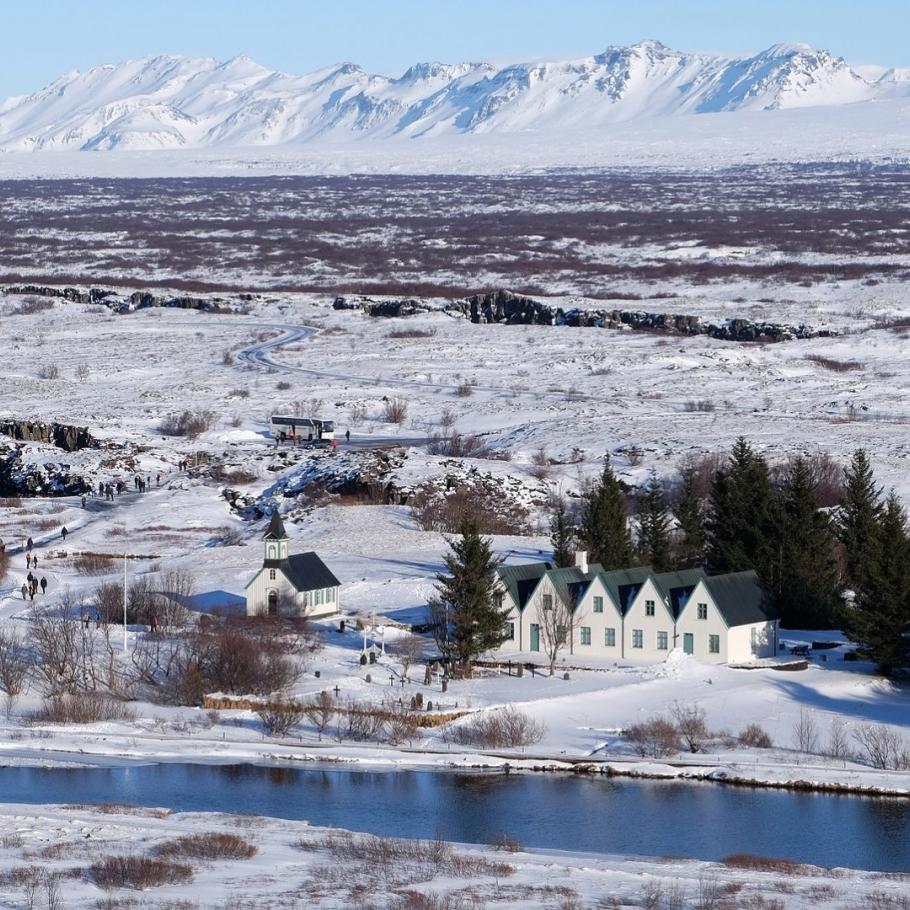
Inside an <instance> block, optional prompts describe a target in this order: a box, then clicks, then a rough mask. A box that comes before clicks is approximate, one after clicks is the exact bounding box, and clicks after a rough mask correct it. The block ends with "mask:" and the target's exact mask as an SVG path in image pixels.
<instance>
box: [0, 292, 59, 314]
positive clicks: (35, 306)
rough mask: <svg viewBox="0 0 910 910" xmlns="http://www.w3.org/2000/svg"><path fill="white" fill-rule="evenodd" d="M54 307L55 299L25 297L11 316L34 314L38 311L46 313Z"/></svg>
mask: <svg viewBox="0 0 910 910" xmlns="http://www.w3.org/2000/svg"><path fill="white" fill-rule="evenodd" d="M53 308H54V301H53V300H48V299H47V298H45V297H23V298H22V301H21V303H19V305H18V306H17V307H16V308H15V309H14V310H12V312H11V313H10V316H34V315H35V314H36V313H44V312H47V310H52V309H53Z"/></svg>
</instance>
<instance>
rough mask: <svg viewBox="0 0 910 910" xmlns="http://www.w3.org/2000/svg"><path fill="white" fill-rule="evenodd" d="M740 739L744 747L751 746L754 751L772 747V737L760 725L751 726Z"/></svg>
mask: <svg viewBox="0 0 910 910" xmlns="http://www.w3.org/2000/svg"><path fill="white" fill-rule="evenodd" d="M738 739H739V741H740V742H741V743H742V744H743V745H744V746H750V747H751V748H753V749H770V748H771V747H772V743H771V737H770V736H768V734H767V733H765V731H764V730H762V728H761V727H760V726H759V725H758V724H749V725H748V726H747V727H745V728H744V729H743V731H742V733H740V734H739V737H738Z"/></svg>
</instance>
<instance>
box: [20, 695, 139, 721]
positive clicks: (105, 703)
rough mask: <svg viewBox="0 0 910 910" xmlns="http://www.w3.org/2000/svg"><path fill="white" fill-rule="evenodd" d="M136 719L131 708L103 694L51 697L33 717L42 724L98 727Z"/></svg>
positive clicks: (33, 719)
mask: <svg viewBox="0 0 910 910" xmlns="http://www.w3.org/2000/svg"><path fill="white" fill-rule="evenodd" d="M135 719H136V712H135V711H134V710H133V709H132V708H130V707H129V705H126V704H124V703H123V702H122V701H117V700H116V699H114V698H110V697H109V696H107V695H102V694H101V693H99V692H80V693H79V694H78V695H72V694H66V693H64V694H61V695H51V696H49V697H48V698H46V699H45V700H44V704H43V705H42V706H41V707H40V708H39V709H38V710H37V711H35V712H34V713H33V714H32V715H31V720H32V721H33V722H34V723H39V724H96V723H101V722H103V721H105V722H112V721H128V720H135Z"/></svg>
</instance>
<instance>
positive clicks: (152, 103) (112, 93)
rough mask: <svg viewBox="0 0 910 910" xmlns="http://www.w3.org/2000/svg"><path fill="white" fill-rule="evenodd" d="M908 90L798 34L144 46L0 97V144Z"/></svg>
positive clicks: (396, 131)
mask: <svg viewBox="0 0 910 910" xmlns="http://www.w3.org/2000/svg"><path fill="white" fill-rule="evenodd" d="M894 97H910V70H895V69H892V70H888V71H887V72H884V73H883V75H882V76H881V77H880V78H878V79H867V78H865V77H863V76H862V75H860V73H858V72H856V70H854V69H853V68H851V67H850V66H849V65H848V64H847V63H846V62H845V61H844V60H843V59H842V58H840V57H835V56H833V55H832V54H830V53H829V52H828V51H823V50H814V49H813V48H811V47H808V46H806V45H801V44H780V45H775V46H773V47H770V48H768V49H767V50H765V51H762V52H761V53H759V54H755V55H753V56H748V57H738V58H729V57H721V56H717V55H711V54H701V53H684V52H680V51H675V50H671V49H670V48H667V47H665V46H664V45H663V44H661V43H660V42H659V41H643V42H640V43H639V44H635V45H633V46H631V47H610V48H607V50H606V51H604V53H602V54H597V55H596V56H593V57H585V58H582V59H578V60H570V61H563V62H535V63H520V64H512V65H509V66H503V67H496V66H493V65H491V64H488V63H459V64H443V63H419V64H416V65H414V66H412V67H411V68H410V69H408V70H407V71H406V72H405V73H404V74H403V75H402V76H400V77H397V78H392V77H386V76H379V75H372V74H369V73H367V72H365V71H364V70H363V69H361V68H360V67H359V66H356V65H355V64H352V63H344V64H340V65H338V66H332V67H326V68H323V69H320V70H316V71H314V72H311V73H308V74H306V75H302V76H293V75H288V74H285V73H279V72H273V71H271V70H269V69H267V68H265V67H263V66H260V65H259V64H258V63H256V62H255V61H253V60H251V59H250V58H249V57H245V56H241V57H235V58H234V59H232V60H229V61H227V62H224V63H221V62H219V61H217V60H213V59H211V58H189V57H181V56H159V57H147V58H143V59H139V60H130V61H127V62H124V63H119V64H108V65H104V66H97V67H94V68H92V69H90V70H86V71H84V72H72V73H68V74H67V75H65V76H62V77H60V78H59V79H57V80H56V81H54V82H53V83H51V84H50V85H49V86H47V87H46V88H44V89H42V90H41V91H39V92H36V93H34V94H31V95H27V96H20V97H16V98H10V99H7V100H6V101H5V102H3V103H2V104H0V150H3V151H40V150H65V149H69V150H75V149H80V150H86V151H89V150H115V149H134V150H151V149H182V148H199V149H201V148H219V147H225V148H230V147H247V146H283V145H293V144H295V143H307V142H311V141H314V140H319V139H330V140H334V141H346V140H349V139H353V138H388V137H393V136H402V137H409V138H419V137H422V136H445V135H449V134H464V133H502V134H515V133H524V132H530V133H532V134H534V133H536V134H538V135H546V134H547V133H549V132H553V131H566V130H589V129H590V130H594V131H596V130H597V129H598V128H599V127H605V126H607V125H609V124H611V123H617V122H624V121H631V120H636V119H642V118H658V117H669V116H677V115H683V114H702V113H723V112H730V111H767V110H779V109H784V108H798V107H814V106H834V105H843V104H851V103H856V102H862V101H874V100H876V99H879V98H894Z"/></svg>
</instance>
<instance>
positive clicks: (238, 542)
mask: <svg viewBox="0 0 910 910" xmlns="http://www.w3.org/2000/svg"><path fill="white" fill-rule="evenodd" d="M212 540H213V541H214V542H215V543H217V544H218V546H219V547H240V546H243V544H244V538H243V531H241V530H240V528H235V527H232V526H231V525H223V526H222V527H220V528H218V530H216V531H215V533H214V534H213V535H212Z"/></svg>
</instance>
